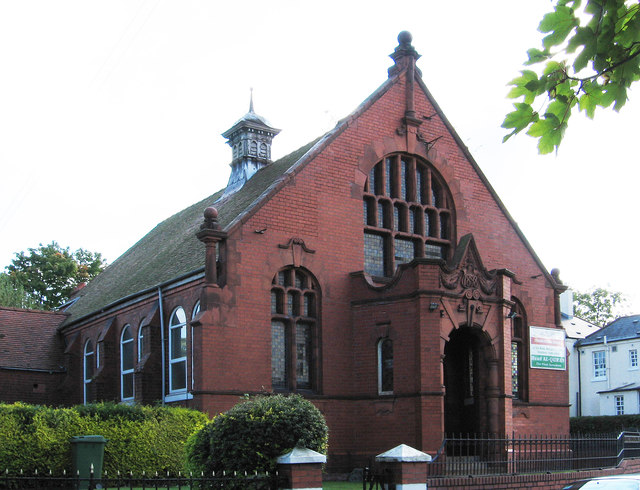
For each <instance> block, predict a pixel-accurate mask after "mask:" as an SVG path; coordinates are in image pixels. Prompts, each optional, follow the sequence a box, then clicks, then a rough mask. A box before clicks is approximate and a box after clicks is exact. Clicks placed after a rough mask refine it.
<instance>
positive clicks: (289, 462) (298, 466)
mask: <svg viewBox="0 0 640 490" xmlns="http://www.w3.org/2000/svg"><path fill="white" fill-rule="evenodd" d="M277 462H278V472H279V473H280V474H281V475H283V476H284V477H285V478H286V483H285V486H284V487H280V490H291V489H294V488H295V489H305V490H322V465H323V464H324V463H326V462H327V457H326V456H325V455H324V454H320V453H317V452H315V451H312V450H311V449H305V448H299V447H297V448H295V449H293V450H292V451H289V452H288V453H286V454H283V455H282V456H280V457H279V458H278V459H277Z"/></svg>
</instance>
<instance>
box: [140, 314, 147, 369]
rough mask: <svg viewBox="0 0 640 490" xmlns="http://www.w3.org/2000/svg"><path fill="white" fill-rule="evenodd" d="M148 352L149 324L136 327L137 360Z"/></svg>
mask: <svg viewBox="0 0 640 490" xmlns="http://www.w3.org/2000/svg"><path fill="white" fill-rule="evenodd" d="M148 353H149V325H144V326H143V325H142V322H141V323H140V326H139V327H138V362H140V361H141V360H142V358H143V357H144V356H145V355H146V354H148Z"/></svg>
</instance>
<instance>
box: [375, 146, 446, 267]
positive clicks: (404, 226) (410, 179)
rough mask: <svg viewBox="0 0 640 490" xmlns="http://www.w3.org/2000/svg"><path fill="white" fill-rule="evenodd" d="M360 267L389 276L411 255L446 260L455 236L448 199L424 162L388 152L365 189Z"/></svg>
mask: <svg viewBox="0 0 640 490" xmlns="http://www.w3.org/2000/svg"><path fill="white" fill-rule="evenodd" d="M363 198H364V204H363V213H364V216H363V219H364V270H365V272H367V273H369V274H370V275H372V276H374V277H390V276H392V275H393V273H394V272H395V270H396V269H397V268H398V266H399V265H401V264H405V263H407V262H411V261H412V260H413V259H414V258H416V257H427V258H433V259H446V258H447V257H448V256H449V255H450V253H451V249H452V243H453V242H454V240H455V233H454V232H455V219H454V208H453V198H452V197H451V195H450V193H449V191H448V189H447V187H446V185H445V183H444V181H443V180H442V178H441V177H440V176H439V175H438V173H437V172H436V171H435V169H433V168H432V167H431V166H430V165H429V164H427V163H426V162H425V161H423V160H421V159H420V158H417V157H415V156H411V155H406V154H401V153H397V154H392V155H389V156H387V157H385V158H384V159H383V160H382V161H380V162H378V163H377V164H376V165H375V166H374V167H373V168H372V169H371V172H370V173H369V178H368V179H367V182H366V183H365V187H364V196H363Z"/></svg>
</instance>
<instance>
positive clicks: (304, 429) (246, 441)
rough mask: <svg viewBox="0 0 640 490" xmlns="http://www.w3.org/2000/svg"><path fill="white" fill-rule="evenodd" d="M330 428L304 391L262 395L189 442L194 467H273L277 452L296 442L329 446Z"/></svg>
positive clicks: (207, 471)
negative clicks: (300, 393) (296, 393)
mask: <svg viewBox="0 0 640 490" xmlns="http://www.w3.org/2000/svg"><path fill="white" fill-rule="evenodd" d="M327 440H328V429H327V424H326V422H325V420H324V417H323V416H322V414H321V413H320V411H319V410H318V409H317V408H316V407H315V406H314V405H313V404H312V403H311V402H309V401H307V400H305V399H304V398H302V397H301V396H299V395H289V396H284V395H272V396H259V397H256V398H253V399H250V400H248V401H245V402H242V403H239V404H238V405H236V406H235V407H233V408H232V409H231V410H229V411H228V412H225V413H223V414H220V415H218V416H216V417H214V419H213V420H212V421H211V422H209V423H208V424H207V425H206V426H205V427H204V428H202V429H201V430H200V431H199V432H197V433H196V434H194V435H193V436H192V437H191V438H190V439H189V441H188V443H187V446H186V456H187V466H188V467H189V469H190V470H191V471H194V472H195V473H200V472H204V473H205V474H211V473H212V472H213V471H215V472H219V471H222V470H226V471H247V472H254V471H273V470H274V469H275V466H276V459H277V457H278V456H281V455H282V454H284V453H286V452H287V451H289V450H291V449H293V448H294V447H296V446H299V447H305V448H308V449H312V450H314V451H317V452H319V453H323V454H326V452H327Z"/></svg>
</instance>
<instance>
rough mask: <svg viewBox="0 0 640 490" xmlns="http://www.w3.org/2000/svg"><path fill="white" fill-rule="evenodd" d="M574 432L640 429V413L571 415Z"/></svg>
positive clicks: (610, 431)
mask: <svg viewBox="0 0 640 490" xmlns="http://www.w3.org/2000/svg"><path fill="white" fill-rule="evenodd" d="M569 423H570V431H571V433H572V434H610V433H614V432H622V431H623V430H640V415H639V414H633V415H600V416H591V417H571V419H570V421H569Z"/></svg>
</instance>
